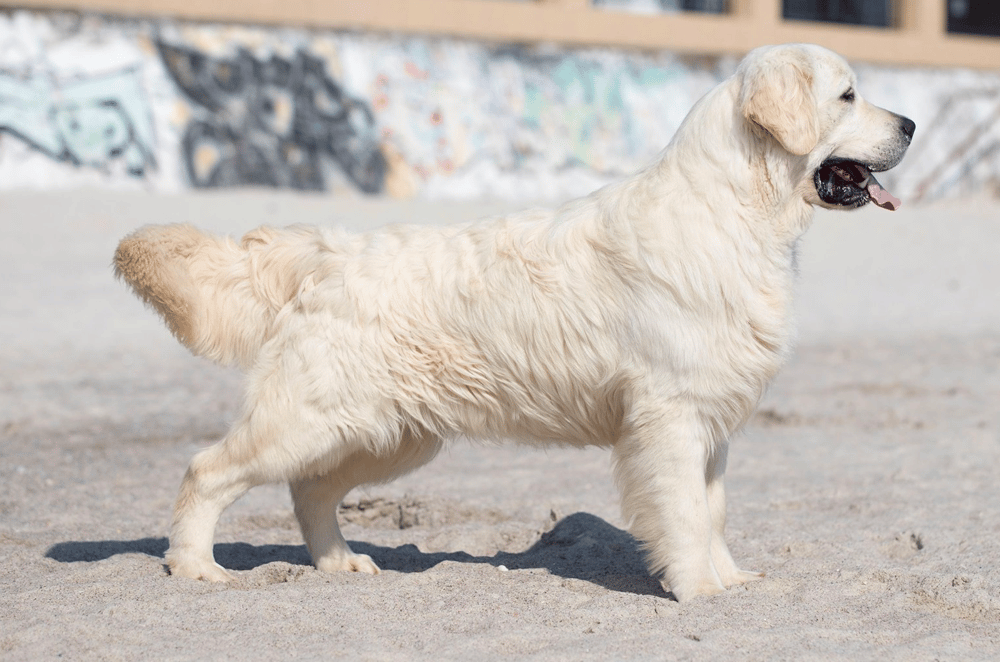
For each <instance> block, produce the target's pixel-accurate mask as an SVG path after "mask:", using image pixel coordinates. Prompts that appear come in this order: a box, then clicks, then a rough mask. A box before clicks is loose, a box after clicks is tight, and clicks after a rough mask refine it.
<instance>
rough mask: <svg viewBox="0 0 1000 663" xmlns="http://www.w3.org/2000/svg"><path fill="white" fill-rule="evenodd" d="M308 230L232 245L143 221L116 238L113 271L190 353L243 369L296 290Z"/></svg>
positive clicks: (260, 235)
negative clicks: (145, 224) (236, 365)
mask: <svg viewBox="0 0 1000 663" xmlns="http://www.w3.org/2000/svg"><path fill="white" fill-rule="evenodd" d="M310 234H311V233H310V232H309V231H308V230H307V229H288V230H274V229H271V228H259V229H257V230H255V231H253V232H250V233H248V234H247V235H245V236H244V237H243V239H242V240H241V241H240V243H239V244H237V243H236V242H235V241H233V240H232V239H231V238H229V237H219V236H216V235H211V234H209V233H205V232H202V231H200V230H198V229H197V228H195V227H194V226H191V225H187V224H184V225H180V224H178V225H166V226H145V227H143V228H140V229H139V230H137V231H135V232H134V233H132V234H131V235H128V236H127V237H125V239H123V240H122V241H121V242H119V244H118V250H117V251H115V260H114V266H115V276H117V277H118V278H119V279H122V280H123V281H125V282H126V283H128V285H129V286H131V288H132V290H133V291H134V292H135V294H136V295H138V296H139V298H140V299H142V300H143V301H144V302H146V304H148V305H149V306H151V307H152V308H154V309H156V311H157V313H159V314H160V315H161V316H162V317H163V320H164V321H165V322H166V323H167V327H169V328H170V331H171V332H173V334H174V336H176V337H177V340H179V341H180V342H181V343H183V344H184V345H185V346H186V347H187V348H188V349H189V350H191V352H193V353H194V354H196V355H200V356H203V357H208V358H209V359H212V360H214V361H217V362H219V363H221V364H233V363H237V364H240V365H242V366H249V365H250V364H251V363H252V362H253V360H254V358H255V357H256V356H257V353H258V351H259V350H260V348H261V346H262V345H263V344H264V343H265V342H266V341H267V339H268V338H270V336H271V332H272V326H273V322H274V318H275V316H276V315H277V313H278V311H279V310H281V308H282V307H283V306H284V305H285V304H287V303H288V302H289V301H290V300H291V299H292V298H293V297H295V295H296V294H297V293H298V291H299V288H300V285H301V283H302V279H303V278H304V277H305V274H304V273H303V269H304V268H305V265H304V263H308V262H309V261H308V259H303V258H305V256H302V255H301V252H302V249H303V248H305V247H304V246H303V245H304V243H305V242H306V240H307V237H308V235H310ZM296 253H298V258H296V255H295V254H296Z"/></svg>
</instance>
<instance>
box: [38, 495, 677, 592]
mask: <svg viewBox="0 0 1000 663" xmlns="http://www.w3.org/2000/svg"><path fill="white" fill-rule="evenodd" d="M350 545H351V549H352V550H354V551H355V552H358V553H362V554H365V555H370V556H371V557H372V559H374V560H375V563H376V564H378V565H379V567H381V568H382V569H384V570H387V571H399V572H402V573H420V572H422V571H426V570H427V569H430V568H432V567H434V566H437V565H438V564H440V563H442V562H462V563H468V564H490V565H492V566H496V567H499V566H503V567H506V568H507V569H509V570H512V571H515V570H520V569H546V570H547V571H548V572H549V573H551V574H553V575H556V576H559V577H562V578H571V579H577V580H584V581H587V582H592V583H595V584H597V585H601V586H602V587H605V588H607V589H610V590H612V591H618V592H626V593H631V594H648V595H652V596H659V597H664V598H666V597H669V596H671V595H670V594H668V593H667V592H665V591H664V590H663V588H662V586H661V585H660V583H659V582H658V581H657V580H656V579H654V578H652V577H651V576H650V575H649V573H648V572H647V571H646V565H645V563H644V561H643V555H642V552H641V550H640V544H639V542H638V541H636V540H635V539H634V538H633V537H632V536H631V535H630V534H628V532H625V531H623V530H620V529H618V528H617V527H614V526H613V525H610V524H609V523H607V522H606V521H604V520H602V519H601V518H598V517H597V516H594V515H591V514H589V513H574V514H573V515H571V516H567V517H565V518H563V519H562V520H560V521H559V522H558V523H556V525H555V527H553V528H552V529H551V530H549V531H548V532H545V533H544V534H542V535H541V537H540V538H539V539H538V541H536V542H535V543H534V545H532V546H531V547H530V548H528V549H527V550H525V551H523V552H518V553H510V552H503V551H501V552H498V553H497V554H495V555H493V556H491V557H486V556H476V555H470V554H469V553H466V552H461V551H459V552H437V553H425V552H421V551H420V550H419V549H418V548H417V547H416V546H415V545H413V544H406V545H402V546H398V547H396V548H388V547H384V546H377V545H373V544H370V543H364V542H360V541H351V542H350ZM167 547H168V542H167V539H165V538H155V539H154V538H147V539H137V540H134V541H66V542H63V543H57V544H55V545H54V546H52V547H51V548H49V550H48V551H47V552H46V554H45V556H46V557H48V558H49V559H53V560H56V561H57V562H66V563H68V562H96V561H99V560H103V559H108V558H110V557H113V556H115V555H123V554H126V553H142V554H146V555H150V556H151V557H158V558H161V559H162V558H163V556H164V553H166V551H167ZM215 559H216V561H218V562H219V564H221V565H222V566H224V567H226V568H228V569H233V570H237V571H248V570H251V569H255V568H257V567H258V566H263V565H264V564H268V563H270V562H287V563H289V564H296V565H305V566H309V565H311V564H312V561H311V560H310V558H309V553H308V551H307V550H306V547H305V546H304V545H281V544H270V545H260V546H254V545H250V544H248V543H219V544H216V546H215Z"/></svg>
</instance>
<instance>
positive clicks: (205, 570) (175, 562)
mask: <svg viewBox="0 0 1000 663" xmlns="http://www.w3.org/2000/svg"><path fill="white" fill-rule="evenodd" d="M167 567H168V568H169V569H170V575H172V576H178V577H180V578H192V579H194V580H208V581H209V582H232V581H233V580H235V579H236V578H235V576H233V574H232V573H230V572H229V571H227V570H225V569H224V568H222V567H221V566H219V565H218V564H216V563H215V561H213V560H201V559H183V558H178V557H176V556H171V555H170V554H169V553H168V554H167Z"/></svg>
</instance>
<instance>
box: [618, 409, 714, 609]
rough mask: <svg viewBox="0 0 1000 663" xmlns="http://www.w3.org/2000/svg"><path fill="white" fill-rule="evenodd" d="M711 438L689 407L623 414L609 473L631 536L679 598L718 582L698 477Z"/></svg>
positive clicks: (704, 488)
mask: <svg viewBox="0 0 1000 663" xmlns="http://www.w3.org/2000/svg"><path fill="white" fill-rule="evenodd" d="M711 444H712V441H711V439H710V438H709V436H708V435H707V432H706V430H705V428H704V426H702V425H701V423H700V422H699V420H698V417H697V415H696V413H693V412H678V411H671V408H670V407H669V406H664V407H663V408H662V409H658V410H647V411H645V412H641V413H636V414H635V415H634V416H633V417H630V423H629V426H628V430H627V431H626V433H625V435H624V436H623V437H622V438H621V439H620V440H619V441H618V442H617V444H616V445H615V449H614V453H615V479H616V481H617V483H618V486H619V489H620V490H621V493H622V511H623V513H624V515H625V518H626V520H627V521H628V522H630V523H631V526H630V530H631V532H632V534H633V535H634V536H635V537H636V538H638V539H640V540H641V541H643V542H644V544H645V547H646V550H647V563H648V565H649V569H650V571H651V572H652V573H653V574H655V575H660V574H662V576H663V578H664V586H665V588H669V589H670V591H671V592H673V594H674V597H676V599H677V600H678V601H686V600H688V599H691V598H693V597H695V596H698V595H700V594H706V595H709V594H717V593H719V592H721V591H724V589H725V587H724V586H723V584H722V580H721V579H720V577H719V574H718V572H717V571H716V569H715V566H714V564H713V562H712V555H711V547H712V537H713V530H712V517H711V510H710V508H709V501H708V490H707V485H706V481H705V477H706V469H707V462H708V458H709V454H710V448H711Z"/></svg>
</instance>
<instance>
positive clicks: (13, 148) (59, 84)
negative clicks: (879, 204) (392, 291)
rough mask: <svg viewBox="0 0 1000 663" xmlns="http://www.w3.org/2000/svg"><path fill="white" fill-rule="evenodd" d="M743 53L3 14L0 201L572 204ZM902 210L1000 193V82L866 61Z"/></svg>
mask: <svg viewBox="0 0 1000 663" xmlns="http://www.w3.org/2000/svg"><path fill="white" fill-rule="evenodd" d="M735 66H736V60H735V59H732V58H708V59H706V58H701V59H693V58H685V57H681V56H678V55H676V54H672V53H660V54H655V55H651V54H639V53H635V52H625V51H620V50H610V49H569V48H556V47H545V46H537V47H534V46H532V47H528V46H510V47H499V46H496V45H487V44H483V43H479V42H473V41H462V40H455V39H444V38H424V37H405V36H382V35H375V34H359V33H350V32H334V31H313V30H303V29H290V28H288V29H285V28H256V27H242V26H233V25H219V24H196V23H181V22H173V21H166V20H162V21H148V20H124V19H115V18H108V17H98V16H80V15H78V14H72V13H48V12H47V13H35V12H26V11H19V12H13V13H8V14H4V15H0V189H14V188H44V189H50V188H51V189H59V188H65V187H75V186H108V187H125V188H137V189H151V190H157V191H178V190H183V189H188V188H214V187H235V186H269V187H282V188H290V189H300V190H312V191H328V192H333V193H337V192H347V191H360V192H366V193H371V194H377V195H390V196H397V197H407V196H416V197H424V198H474V197H493V198H495V197H511V198H524V199H544V198H558V197H565V196H570V195H576V194H581V193H585V192H587V191H589V190H591V189H593V188H594V187H596V186H598V185H600V184H602V183H604V182H607V181H609V180H612V179H614V178H617V177H619V176H621V175H624V174H627V173H629V172H631V171H633V170H634V169H636V168H638V167H640V166H642V165H643V164H644V163H646V162H647V161H648V160H650V159H651V158H653V157H654V156H655V155H656V154H657V153H658V152H659V151H660V150H661V149H662V148H663V146H664V145H666V143H667V142H668V140H669V139H670V136H671V135H672V134H673V133H674V131H675V130H676V129H677V126H678V125H679V123H680V121H681V120H682V119H683V117H684V115H685V114H686V113H687V111H688V109H689V108H690V106H691V105H692V104H693V103H694V102H695V101H696V100H697V99H698V97H700V96H701V95H702V94H703V93H704V92H705V91H706V90H707V89H708V88H710V87H711V86H712V85H714V84H715V83H717V82H718V81H720V80H722V79H723V78H724V77H726V76H728V75H729V74H730V73H731V72H732V71H733V69H734V67H735ZM855 66H856V69H857V71H858V74H859V77H860V86H859V87H860V89H861V90H862V93H863V94H865V96H866V97H867V98H868V99H870V100H871V101H873V102H875V103H877V104H879V105H883V106H886V107H888V108H890V109H892V110H895V111H897V112H899V113H902V114H905V115H907V116H909V117H911V118H913V119H914V120H915V121H916V123H917V127H918V130H917V135H916V138H915V140H914V144H913V147H912V148H911V151H910V153H909V155H908V156H907V158H906V159H905V160H904V162H903V164H902V165H901V166H900V167H899V168H897V169H896V170H895V171H894V172H893V173H890V174H887V175H886V176H885V177H882V178H880V179H882V181H883V183H884V184H885V185H886V186H887V187H889V188H890V189H891V190H893V191H894V193H896V194H897V195H899V196H900V197H902V198H903V199H904V200H908V201H914V200H918V199H924V200H929V199H935V198H941V197H948V196H958V195H965V194H968V193H972V192H976V191H981V190H983V189H984V188H991V189H994V190H996V189H998V188H1000V72H989V71H987V72H977V71H970V70H957V69H916V68H888V67H878V66H869V65H865V64H863V63H855Z"/></svg>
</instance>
